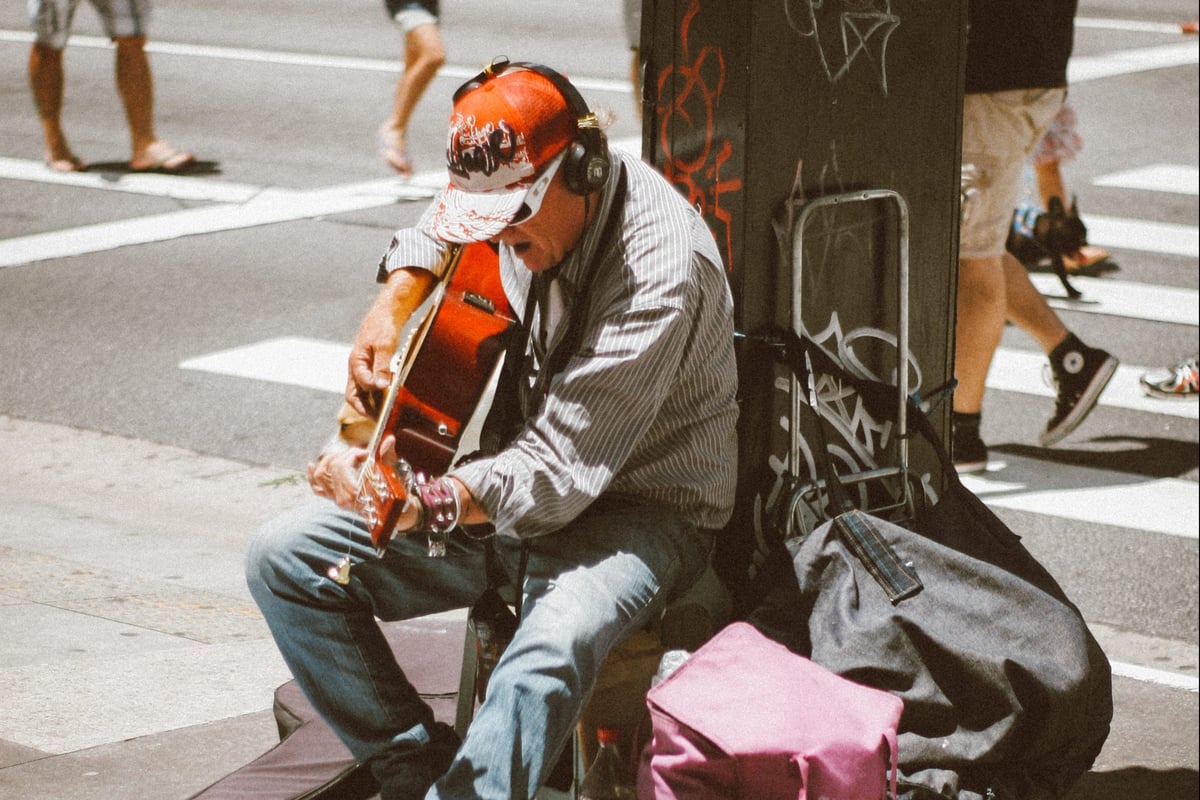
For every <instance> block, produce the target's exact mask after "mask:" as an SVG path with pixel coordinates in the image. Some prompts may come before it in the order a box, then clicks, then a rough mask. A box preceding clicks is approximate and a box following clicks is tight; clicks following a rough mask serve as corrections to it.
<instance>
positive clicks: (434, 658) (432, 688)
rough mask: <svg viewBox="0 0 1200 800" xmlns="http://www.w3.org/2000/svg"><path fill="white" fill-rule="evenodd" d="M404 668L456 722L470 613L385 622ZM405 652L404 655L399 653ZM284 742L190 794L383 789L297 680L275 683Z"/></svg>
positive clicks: (329, 794)
mask: <svg viewBox="0 0 1200 800" xmlns="http://www.w3.org/2000/svg"><path fill="white" fill-rule="evenodd" d="M382 628H383V632H384V635H385V636H386V637H387V640H388V642H389V643H390V644H391V646H392V650H393V651H395V652H396V653H397V654H398V655H397V658H398V659H399V660H400V664H401V666H402V667H403V668H404V673H405V675H406V676H407V677H408V679H409V681H410V682H411V683H412V685H413V686H414V687H416V689H417V691H418V692H419V693H420V695H421V698H422V699H423V700H425V702H427V703H429V705H430V707H432V708H433V713H434V716H435V717H436V718H437V720H438V721H440V722H445V723H447V724H449V725H453V724H454V722H455V714H456V710H457V706H458V690H459V670H458V668H457V666H458V665H459V664H461V663H462V658H463V642H464V637H465V636H466V621H465V620H458V619H452V620H445V619H441V618H419V619H412V620H405V621H402V622H389V623H384V624H383V625H382ZM401 653H402V654H403V656H400V655H399V654H401ZM274 711H275V724H276V726H277V727H278V729H279V744H277V745H275V746H274V747H272V748H271V749H270V750H268V751H267V752H265V753H263V754H262V755H261V756H259V757H258V758H256V759H254V760H253V761H251V762H250V763H249V764H246V765H245V766H243V767H241V768H239V769H237V770H234V771H233V772H231V773H230V774H228V775H226V776H225V777H223V778H221V779H220V780H218V781H217V782H216V783H213V784H212V785H210V786H208V787H207V788H205V789H204V790H202V791H200V792H199V793H197V794H194V795H192V796H191V798H189V800H367V798H371V797H375V796H376V794H377V792H378V791H379V789H378V786H377V785H376V783H375V779H374V777H373V776H372V775H371V771H370V770H369V769H368V768H367V767H366V766H364V765H362V764H358V763H356V762H355V760H354V756H352V755H351V754H350V751H349V750H347V749H346V746H345V745H344V744H342V742H341V740H340V739H338V738H337V736H336V735H335V734H334V732H333V730H332V729H330V727H329V726H328V725H326V724H325V722H324V720H322V719H321V718H320V716H318V715H317V712H316V710H315V709H314V708H313V707H312V706H311V705H310V704H309V702H308V700H307V699H306V698H305V697H304V693H303V692H301V691H300V687H299V686H298V685H297V684H296V682H295V681H294V680H293V681H288V682H287V683H285V684H283V685H282V686H280V687H279V688H277V689H276V690H275V702H274Z"/></svg>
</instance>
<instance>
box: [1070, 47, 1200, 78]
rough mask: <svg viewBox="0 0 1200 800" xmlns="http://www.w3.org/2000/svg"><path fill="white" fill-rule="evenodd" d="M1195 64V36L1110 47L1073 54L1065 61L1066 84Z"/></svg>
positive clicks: (1198, 52) (1199, 53) (1198, 58)
mask: <svg viewBox="0 0 1200 800" xmlns="http://www.w3.org/2000/svg"><path fill="white" fill-rule="evenodd" d="M1196 63H1200V49H1198V48H1197V42H1196V40H1195V39H1192V40H1191V41H1186V42H1179V43H1178V44H1164V45H1158V46H1156V47H1136V48H1132V49H1129V50H1113V51H1110V52H1107V53H1100V54H1098V55H1094V56H1072V57H1071V60H1070V62H1068V64H1067V85H1068V86H1077V85H1079V84H1081V83H1086V82H1087V81H1094V80H1099V79H1101V78H1111V77H1114V76H1116V75H1129V74H1132V73H1135V72H1145V71H1147V70H1153V69H1163V68H1165V67H1183V66H1188V65H1191V64H1196Z"/></svg>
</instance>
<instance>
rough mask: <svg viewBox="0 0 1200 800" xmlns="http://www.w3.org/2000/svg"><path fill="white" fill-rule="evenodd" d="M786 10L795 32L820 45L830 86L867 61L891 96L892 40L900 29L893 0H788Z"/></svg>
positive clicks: (885, 93)
mask: <svg viewBox="0 0 1200 800" xmlns="http://www.w3.org/2000/svg"><path fill="white" fill-rule="evenodd" d="M783 10H784V14H785V15H786V16H787V20H788V24H789V25H790V26H791V28H792V30H794V31H796V33H798V34H800V35H801V36H803V37H805V38H807V39H812V40H813V42H814V43H815V44H816V46H817V55H818V56H819V57H820V59H821V67H822V69H824V70H825V76H826V77H827V78H828V79H829V82H830V83H837V82H838V81H839V80H840V79H841V78H842V76H844V75H845V74H846V73H848V72H849V71H850V67H851V65H852V64H854V63H855V61H859V62H862V61H866V62H868V63H869V64H870V65H871V66H872V67H873V68H874V70H875V74H876V76H877V77H878V79H879V88H880V89H881V90H882V91H883V94H884V96H887V93H888V88H887V45H888V39H890V38H891V36H892V32H893V31H895V30H896V28H897V27H898V26H899V25H900V17H898V16H896V15H895V14H893V13H892V0H784V2H783Z"/></svg>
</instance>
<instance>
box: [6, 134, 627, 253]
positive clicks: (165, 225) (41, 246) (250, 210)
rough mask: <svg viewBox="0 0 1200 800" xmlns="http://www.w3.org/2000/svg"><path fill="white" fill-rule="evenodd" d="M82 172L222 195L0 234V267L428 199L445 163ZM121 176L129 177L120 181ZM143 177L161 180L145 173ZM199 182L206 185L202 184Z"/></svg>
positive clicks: (161, 192)
mask: <svg viewBox="0 0 1200 800" xmlns="http://www.w3.org/2000/svg"><path fill="white" fill-rule="evenodd" d="M612 144H613V147H616V148H621V149H625V150H629V151H631V152H635V153H636V152H638V148H640V146H641V140H640V139H638V138H636V137H632V138H626V139H619V140H614V141H613V143H612ZM85 176H86V173H85V174H84V175H78V176H74V177H75V178H79V179H84V181H85V182H83V183H73V185H86V186H88V187H89V188H94V189H112V190H116V191H132V192H137V193H139V194H151V195H158V196H165V197H179V196H180V195H182V194H184V193H185V192H186V191H187V190H185V189H182V188H180V183H181V182H188V181H193V182H195V183H196V187H197V188H196V189H195V190H194V193H195V194H197V195H204V194H205V193H206V192H207V193H208V194H209V195H210V197H209V198H203V199H214V200H216V199H220V200H225V201H227V202H225V203H223V204H219V205H212V206H204V207H201V208H190V209H183V210H180V211H170V212H166V213H163V214H153V215H150V216H145V217H138V218H134V219H127V220H118V221H115V222H104V223H97V224H95V225H86V226H83V227H79V228H69V229H66V230H60V231H49V232H47V233H38V234H31V235H29V236H18V237H15V238H12V239H5V240H3V241H0V268H3V267H12V266H18V265H24V264H32V263H35V262H38V261H45V260H48V259H54V258H70V257H72V256H80V255H84V254H86V253H96V252H101V251H104V250H114V249H116V248H118V247H126V246H129V245H136V244H147V243H150V242H163V241H168V240H170V239H176V238H179V237H181V236H194V235H197V234H203V233H215V232H217V231H227V230H237V229H240V228H251V227H255V226H258V225H270V224H273V223H277V222H290V221H292V220H297V219H311V218H314V217H320V216H325V215H328V214H342V213H345V212H348V211H359V210H362V209H366V208H376V207H379V206H385V205H390V204H392V203H399V202H405V201H410V200H427V199H429V198H431V197H433V196H434V194H435V193H436V192H437V190H438V189H439V188H440V187H442V186H444V185H445V182H446V173H445V171H444V170H430V171H428V172H424V173H420V174H418V175H415V176H413V178H412V179H411V180H409V181H404V180H401V179H400V178H379V179H376V180H370V181H363V182H359V183H349V184H343V185H341V186H331V187H328V188H325V189H312V190H307V191H300V190H294V189H280V188H269V187H261V188H260V187H253V186H246V185H242V184H222V183H220V182H217V181H208V180H202V179H197V178H184V177H179V176H169V175H153V176H151V175H134V176H122V177H121V178H120V179H118V180H114V181H108V180H104V179H103V178H102V177H101V176H99V175H97V176H90V177H85ZM0 178H17V179H21V180H40V179H42V178H49V179H51V182H59V183H61V182H63V181H62V180H61V179H60V178H59V176H58V174H57V173H53V172H51V171H50V170H46V169H44V167H42V165H41V164H40V163H39V162H36V161H29V160H20V159H11V158H8V159H0ZM126 178H133V179H134V180H129V181H128V182H126ZM148 178H161V179H162V180H146V179H148ZM204 186H207V187H209V188H208V189H205V188H202V187H204ZM235 198H236V200H235Z"/></svg>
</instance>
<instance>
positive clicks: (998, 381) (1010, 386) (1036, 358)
mask: <svg viewBox="0 0 1200 800" xmlns="http://www.w3.org/2000/svg"><path fill="white" fill-rule="evenodd" d="M1118 357H1119V356H1118ZM1047 363H1048V361H1047V359H1046V357H1045V356H1044V355H1042V354H1041V353H1036V352H1029V351H1026V350H1013V349H1010V348H1005V347H1001V348H999V349H998V350H997V351H996V355H995V357H994V358H993V359H992V368H991V370H990V371H989V372H988V379H987V388H989V389H998V390H1000V391H1004V392H1019V393H1021V394H1032V395H1037V396H1039V397H1054V390H1053V389H1051V388H1050V387H1049V386H1047V385H1046V384H1045V382H1044V381H1043V380H1042V367H1043V366H1044V365H1046V364H1047ZM1147 369H1148V367H1140V366H1134V365H1126V364H1122V365H1121V366H1119V367H1117V373H1116V374H1115V375H1113V377H1112V380H1111V381H1109V384H1108V387H1107V388H1105V390H1104V392H1103V393H1102V394H1101V395H1100V401H1099V405H1101V406H1107V407H1109V408H1127V409H1131V410H1133V411H1143V412H1145V413H1147V414H1166V415H1168V416H1172V417H1183V418H1185V419H1200V403H1197V402H1196V400H1195V399H1194V398H1193V399H1191V400H1159V399H1156V398H1153V397H1147V396H1146V395H1145V394H1143V393H1142V390H1141V385H1140V384H1139V383H1138V378H1140V377H1141V376H1142V373H1143V372H1145V371H1146V370H1147ZM1050 411H1051V409H1049V408H1048V409H1047V410H1046V415H1047V417H1049V414H1050ZM1192 487H1193V491H1195V484H1192Z"/></svg>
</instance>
